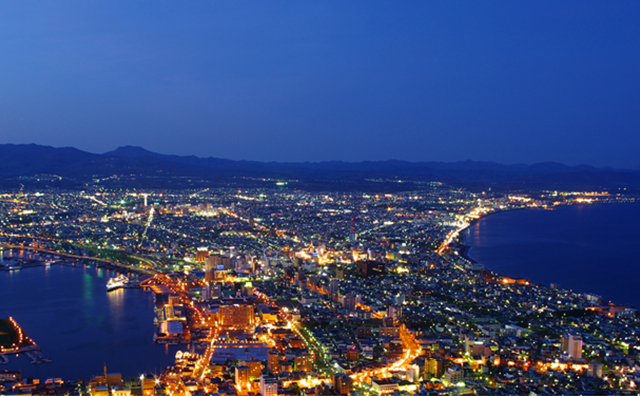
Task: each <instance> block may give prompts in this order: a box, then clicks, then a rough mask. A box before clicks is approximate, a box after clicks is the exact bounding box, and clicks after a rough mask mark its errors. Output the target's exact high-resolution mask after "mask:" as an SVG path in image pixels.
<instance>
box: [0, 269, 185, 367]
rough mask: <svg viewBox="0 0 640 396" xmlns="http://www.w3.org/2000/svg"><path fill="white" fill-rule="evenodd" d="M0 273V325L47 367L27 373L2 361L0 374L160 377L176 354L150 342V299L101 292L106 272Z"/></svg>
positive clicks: (20, 360)
mask: <svg viewBox="0 0 640 396" xmlns="http://www.w3.org/2000/svg"><path fill="white" fill-rule="evenodd" d="M76 265H77V266H78V267H77V268H74V267H68V266H63V265H52V266H50V267H45V266H42V267H36V268H28V269H23V270H21V271H6V272H0V301H2V305H1V306H0V317H8V316H12V317H13V318H14V319H15V320H16V321H17V323H18V324H19V325H20V326H21V327H22V328H23V330H24V331H25V332H26V334H27V335H28V336H29V337H31V338H32V339H33V340H34V341H35V342H36V343H37V344H38V346H40V348H42V350H43V352H44V353H45V354H46V355H47V356H49V357H50V358H51V359H53V363H49V364H40V365H32V364H30V363H29V361H28V359H27V357H26V356H24V355H20V356H19V357H16V356H15V355H12V356H9V360H10V362H9V364H7V365H2V366H0V369H10V370H18V369H20V370H22V371H23V374H24V375H25V376H33V377H36V378H47V377H62V378H65V379H73V378H82V379H84V380H87V379H89V378H90V377H91V376H93V375H96V374H100V373H102V372H103V371H104V368H103V367H104V364H105V363H106V365H107V368H108V370H109V371H110V372H121V373H122V374H123V375H125V376H138V375H140V374H142V373H150V374H160V373H161V372H162V371H164V369H165V368H166V367H167V366H169V365H171V364H173V362H174V356H175V352H176V351H177V350H178V349H177V347H168V346H166V345H156V344H154V342H153V339H152V337H153V332H154V326H153V318H154V310H153V308H154V304H153V295H152V294H151V293H148V292H144V291H142V290H140V289H118V290H115V291H112V292H109V293H108V292H107V291H106V287H105V285H106V283H107V281H108V279H109V277H112V276H116V273H115V272H114V271H108V270H104V269H99V268H95V267H91V266H84V265H82V264H76Z"/></svg>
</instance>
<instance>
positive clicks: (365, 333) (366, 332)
mask: <svg viewBox="0 0 640 396" xmlns="http://www.w3.org/2000/svg"><path fill="white" fill-rule="evenodd" d="M356 332H357V335H358V338H369V337H371V335H372V330H371V327H367V326H363V327H358V329H357V330H356Z"/></svg>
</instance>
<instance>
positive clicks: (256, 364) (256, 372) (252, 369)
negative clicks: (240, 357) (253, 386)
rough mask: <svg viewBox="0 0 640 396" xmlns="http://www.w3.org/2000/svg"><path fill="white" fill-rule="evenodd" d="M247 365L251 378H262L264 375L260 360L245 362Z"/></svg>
mask: <svg viewBox="0 0 640 396" xmlns="http://www.w3.org/2000/svg"><path fill="white" fill-rule="evenodd" d="M245 365H246V366H247V367H249V378H250V379H254V378H260V374H262V362H261V361H259V360H249V361H246V362H245Z"/></svg>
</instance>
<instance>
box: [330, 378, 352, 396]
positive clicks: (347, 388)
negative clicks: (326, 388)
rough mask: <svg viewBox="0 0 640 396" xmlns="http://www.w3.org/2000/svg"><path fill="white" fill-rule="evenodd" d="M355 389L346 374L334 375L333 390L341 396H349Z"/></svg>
mask: <svg viewBox="0 0 640 396" xmlns="http://www.w3.org/2000/svg"><path fill="white" fill-rule="evenodd" d="M352 387H353V380H352V379H351V377H349V376H348V375H346V374H334V375H333V389H335V391H336V393H338V394H339V395H348V394H349V392H351V389H352Z"/></svg>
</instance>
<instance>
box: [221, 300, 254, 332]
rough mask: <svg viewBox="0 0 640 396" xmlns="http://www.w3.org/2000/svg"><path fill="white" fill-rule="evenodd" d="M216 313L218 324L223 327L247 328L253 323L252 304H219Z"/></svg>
mask: <svg viewBox="0 0 640 396" xmlns="http://www.w3.org/2000/svg"><path fill="white" fill-rule="evenodd" d="M218 315H219V322H220V326H221V327H223V328H225V329H236V330H239V329H248V328H253V326H254V324H255V317H254V311H253V305H250V304H230V305H221V306H220V311H219V313H218Z"/></svg>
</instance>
